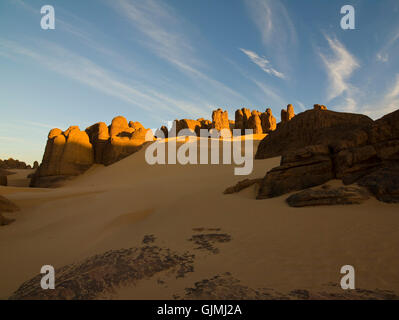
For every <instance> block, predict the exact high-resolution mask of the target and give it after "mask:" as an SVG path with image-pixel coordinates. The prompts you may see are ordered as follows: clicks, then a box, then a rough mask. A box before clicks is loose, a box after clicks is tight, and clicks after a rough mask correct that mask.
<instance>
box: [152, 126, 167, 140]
mask: <svg viewBox="0 0 399 320" xmlns="http://www.w3.org/2000/svg"><path fill="white" fill-rule="evenodd" d="M168 136H169V132H168V128H167V127H166V126H162V127H161V128H160V129H158V130H157V131H156V132H155V137H156V138H157V139H166V138H167V137H168Z"/></svg>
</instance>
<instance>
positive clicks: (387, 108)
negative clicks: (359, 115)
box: [364, 74, 399, 119]
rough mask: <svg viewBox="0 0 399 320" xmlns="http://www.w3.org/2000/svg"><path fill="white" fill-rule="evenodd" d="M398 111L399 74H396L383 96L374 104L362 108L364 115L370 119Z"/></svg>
mask: <svg viewBox="0 0 399 320" xmlns="http://www.w3.org/2000/svg"><path fill="white" fill-rule="evenodd" d="M398 109H399V74H396V76H395V79H394V80H393V82H392V84H391V86H390V87H389V88H388V89H387V91H386V92H385V94H384V95H383V96H382V98H381V97H379V98H378V99H377V101H375V102H374V103H368V104H367V105H365V107H364V113H365V114H367V115H368V116H370V117H371V118H374V119H376V118H379V117H381V116H383V115H385V114H387V113H390V112H393V111H395V110H398Z"/></svg>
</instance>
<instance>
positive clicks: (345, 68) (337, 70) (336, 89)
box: [320, 36, 360, 100]
mask: <svg viewBox="0 0 399 320" xmlns="http://www.w3.org/2000/svg"><path fill="white" fill-rule="evenodd" d="M325 38H326V40H327V42H328V45H329V47H330V49H331V50H332V55H329V56H327V55H325V54H323V53H321V52H320V57H321V58H322V60H323V62H324V65H325V68H326V71H327V75H328V78H329V82H330V85H329V88H328V90H327V99H328V100H332V99H334V98H336V97H339V96H341V95H342V94H343V93H345V92H346V93H348V91H349V90H350V89H351V88H352V87H351V85H350V84H349V82H348V79H349V78H350V76H351V75H352V73H353V71H354V70H356V69H357V68H359V66H360V65H359V62H358V61H357V59H356V58H355V57H354V56H353V55H352V54H351V53H350V52H349V51H348V50H346V48H345V47H344V46H343V45H342V43H341V42H339V41H338V39H336V38H335V39H332V38H330V37H328V36H325Z"/></svg>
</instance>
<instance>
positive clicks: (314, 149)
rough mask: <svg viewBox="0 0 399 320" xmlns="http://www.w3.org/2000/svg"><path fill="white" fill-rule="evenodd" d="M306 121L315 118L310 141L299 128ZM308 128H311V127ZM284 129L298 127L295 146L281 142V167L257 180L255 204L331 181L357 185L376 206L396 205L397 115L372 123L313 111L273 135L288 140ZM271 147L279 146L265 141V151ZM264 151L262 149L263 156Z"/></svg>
mask: <svg viewBox="0 0 399 320" xmlns="http://www.w3.org/2000/svg"><path fill="white" fill-rule="evenodd" d="M305 116H306V117H305ZM309 119H317V121H316V122H314V123H313V128H314V132H313V135H314V137H313V138H312V137H311V134H310V132H309V131H311V130H309V129H306V128H305V125H304V123H306V122H308V120H309ZM305 120H306V121H305ZM308 123H309V122H308ZM309 127H310V128H312V125H310V123H309ZM287 128H291V129H294V130H295V129H298V128H301V129H300V130H297V131H295V132H296V133H297V138H298V140H299V141H296V142H294V143H292V144H290V143H291V142H290V141H289V140H288V141H285V143H287V144H285V143H284V142H282V144H283V147H286V149H287V152H286V153H283V156H282V159H281V165H280V166H279V167H276V168H273V169H272V170H270V171H269V172H268V173H267V174H266V176H265V178H264V179H263V180H262V183H261V186H260V189H259V194H258V198H259V199H263V198H269V197H273V196H278V195H281V194H284V193H288V192H291V191H295V190H301V189H305V188H308V187H312V186H316V185H320V184H323V183H324V182H326V181H328V180H330V179H334V178H336V179H341V180H342V182H343V183H344V184H345V185H348V184H353V183H357V184H358V185H360V186H363V187H366V188H367V189H368V190H369V191H370V193H372V194H373V195H375V196H376V198H377V199H378V200H380V201H384V202H391V203H397V202H399V130H398V128H399V110H398V111H395V112H393V113H391V114H389V115H386V116H384V117H383V118H381V119H379V120H377V121H375V122H374V121H372V120H371V119H369V118H367V117H365V116H361V115H353V114H346V113H335V112H332V111H328V110H312V111H311V112H310V113H309V112H304V113H303V114H299V115H298V116H296V117H295V118H294V119H293V120H291V121H290V122H288V123H286V124H284V125H283V126H281V127H279V128H278V129H277V130H276V132H277V131H281V132H284V134H286V135H285V137H287V138H290V137H291V133H290V132H289V131H288V130H287ZM281 132H279V133H280V134H281ZM273 134H274V132H272V133H271V134H270V136H273ZM282 136H284V135H283V134H282V135H281V136H280V138H281V137H282ZM275 137H276V136H275ZM275 137H273V138H275ZM263 141H266V140H263ZM280 141H283V140H280ZM314 142H319V144H317V145H308V146H306V147H305V148H302V149H298V150H295V149H294V151H291V150H292V148H293V146H295V145H303V144H306V143H314ZM274 143H276V144H274ZM272 146H277V147H278V144H277V140H276V141H273V139H269V142H268V145H267V147H268V148H271V147H272ZM263 147H265V146H263ZM269 150H270V149H269ZM269 150H266V149H263V151H265V152H266V153H267V152H269ZM258 152H259V149H258ZM272 152H275V150H273V151H272ZM341 191H342V190H341ZM343 198H345V197H343ZM337 201H338V200H337ZM342 201H344V200H342Z"/></svg>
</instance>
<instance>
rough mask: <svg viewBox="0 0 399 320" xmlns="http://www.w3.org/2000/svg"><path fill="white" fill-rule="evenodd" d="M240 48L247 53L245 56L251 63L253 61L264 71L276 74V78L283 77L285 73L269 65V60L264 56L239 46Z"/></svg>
mask: <svg viewBox="0 0 399 320" xmlns="http://www.w3.org/2000/svg"><path fill="white" fill-rule="evenodd" d="M240 50H241V51H242V52H244V53H245V54H246V55H247V57H248V58H249V59H250V60H251V61H252V62H253V63H255V64H256V65H257V66H258V67H259V68H261V69H262V70H263V71H264V72H266V73H268V74H271V75H273V76H276V77H278V78H281V79H285V75H284V74H283V73H282V72H279V71H277V70H276V69H274V68H273V67H272V66H271V64H270V62H269V60H267V59H266V57H265V56H259V55H258V54H257V53H256V52H253V51H250V50H246V49H243V48H240Z"/></svg>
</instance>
